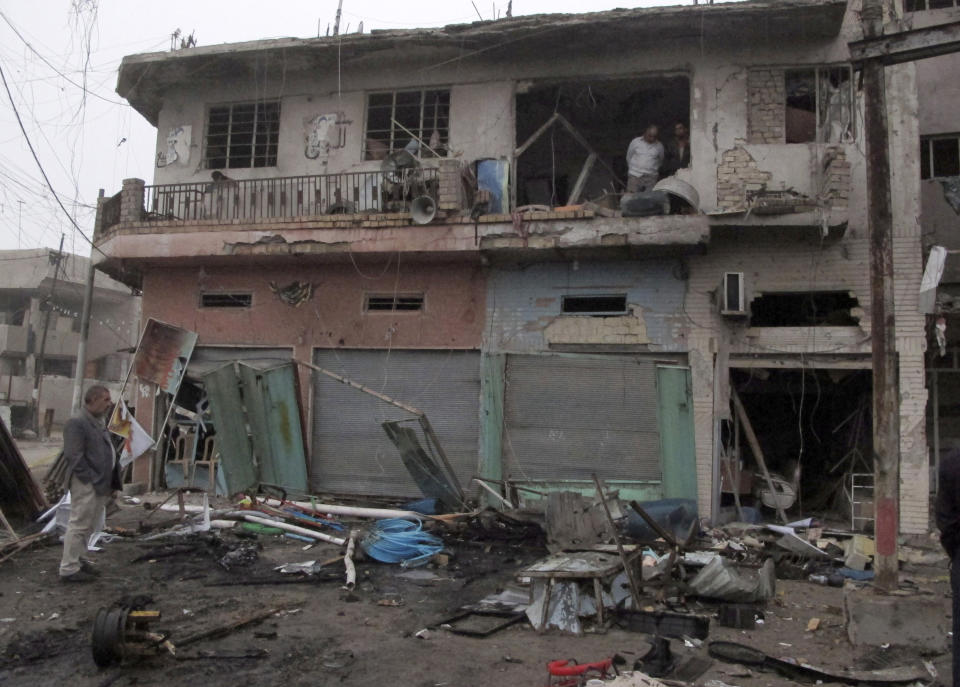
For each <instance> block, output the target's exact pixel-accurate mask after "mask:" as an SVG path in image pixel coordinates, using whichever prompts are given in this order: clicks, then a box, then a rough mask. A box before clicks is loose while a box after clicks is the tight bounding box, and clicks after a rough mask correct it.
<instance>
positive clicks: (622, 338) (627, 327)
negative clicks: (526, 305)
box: [543, 305, 650, 346]
mask: <svg viewBox="0 0 960 687" xmlns="http://www.w3.org/2000/svg"><path fill="white" fill-rule="evenodd" d="M629 308H630V314H629V315H618V316H611V317H590V316H567V317H561V318H558V319H556V320H554V321H553V322H551V323H550V324H548V325H547V326H546V327H545V328H544V330H543V338H544V340H545V341H546V343H547V345H548V346H551V345H556V344H648V343H650V337H649V335H648V334H647V323H646V320H644V319H643V308H642V307H641V306H639V305H630V306H629Z"/></svg>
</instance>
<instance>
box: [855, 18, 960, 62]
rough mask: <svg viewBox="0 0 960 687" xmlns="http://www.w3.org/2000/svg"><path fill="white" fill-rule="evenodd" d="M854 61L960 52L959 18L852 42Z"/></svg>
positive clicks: (910, 58)
mask: <svg viewBox="0 0 960 687" xmlns="http://www.w3.org/2000/svg"><path fill="white" fill-rule="evenodd" d="M849 45H850V59H851V60H852V61H853V62H865V61H867V60H880V61H881V62H882V63H883V64H884V65H887V66H890V65H893V64H902V63H904V62H913V61H914V60H922V59H926V58H928V57H937V56H939V55H950V54H952V53H956V52H960V22H951V23H949V24H939V25H937V26H930V27H928V28H925V29H914V30H912V31H898V32H897V33H892V34H888V35H886V36H880V37H878V38H867V39H865V40H862V41H855V42H853V43H850V44H849Z"/></svg>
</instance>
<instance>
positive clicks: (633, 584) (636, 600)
mask: <svg viewBox="0 0 960 687" xmlns="http://www.w3.org/2000/svg"><path fill="white" fill-rule="evenodd" d="M593 483H594V484H595V485H596V486H597V498H598V499H600V503H601V504H602V505H603V512H604V513H606V514H607V522H608V523H610V532H611V533H613V541H614V543H615V544H616V545H617V553H619V554H620V562H621V563H622V564H623V569H624V571H625V572H626V573H627V579H628V580H629V581H630V594H631V595H632V596H633V610H635V611H639V610H640V609H641V597H640V587H638V586H637V578H636V577H634V575H633V568H631V567H630V561H628V560H627V554H626V552H625V551H624V550H623V544H621V543H620V535H618V534H617V523H615V522H614V521H613V516H612V515H610V506H608V505H607V499H606V498H605V497H604V495H603V487H602V486H601V484H600V478H599V477H597V473H593ZM638 512H639V511H638ZM551 581H552V580H551ZM544 603H546V601H544ZM598 603H600V600H599V599H598Z"/></svg>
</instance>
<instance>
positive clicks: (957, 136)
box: [920, 132, 960, 181]
mask: <svg viewBox="0 0 960 687" xmlns="http://www.w3.org/2000/svg"><path fill="white" fill-rule="evenodd" d="M949 140H952V141H954V143H956V147H957V162H958V166H960V132H955V133H944V134H929V135H926V136H921V137H920V180H921V181H932V180H936V179H950V178H952V177H953V176H955V175H952V174H951V175H946V176H937V175H935V174H934V173H933V172H934V166H933V165H934V160H933V142H934V141H949ZM925 146H926V147H927V152H926V158H927V165H926V167H927V168H926V169H924V164H923V161H924V147H925Z"/></svg>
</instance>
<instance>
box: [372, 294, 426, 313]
mask: <svg viewBox="0 0 960 687" xmlns="http://www.w3.org/2000/svg"><path fill="white" fill-rule="evenodd" d="M371 299H376V300H387V299H390V300H391V301H392V304H391V305H392V307H390V308H379V307H377V308H371V307H370V300H371ZM406 299H412V300H417V299H419V304H418V305H419V307H416V308H400V307H397V306H398V305H400V301H402V300H406ZM426 308H427V295H426V293H424V292H423V291H398V292H397V293H384V292H380V291H370V292H367V293H364V294H363V313H364V314H371V313H372V314H374V315H384V314H391V315H396V314H400V313H405V314H415V313H422V312H423V311H424V310H426Z"/></svg>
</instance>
